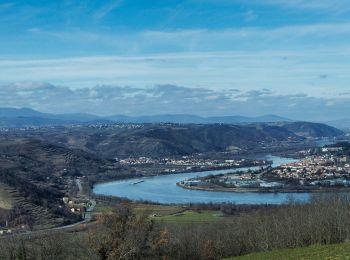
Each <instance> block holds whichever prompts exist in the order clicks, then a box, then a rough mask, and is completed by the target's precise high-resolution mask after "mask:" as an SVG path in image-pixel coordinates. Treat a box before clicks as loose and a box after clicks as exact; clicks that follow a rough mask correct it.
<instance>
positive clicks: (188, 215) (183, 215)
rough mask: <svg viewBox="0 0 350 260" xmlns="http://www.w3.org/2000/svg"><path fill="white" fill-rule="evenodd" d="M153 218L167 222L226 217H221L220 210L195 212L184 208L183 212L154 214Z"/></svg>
mask: <svg viewBox="0 0 350 260" xmlns="http://www.w3.org/2000/svg"><path fill="white" fill-rule="evenodd" d="M154 219H155V220H157V221H162V222H168V223H191V222H214V221H223V220H225V219H226V218H224V217H223V215H222V213H221V212H220V211H201V212H196V211H192V210H186V211H184V212H180V213H175V214H171V215H166V216H155V217H154Z"/></svg>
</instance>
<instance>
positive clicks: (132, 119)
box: [0, 108, 292, 127]
mask: <svg viewBox="0 0 350 260" xmlns="http://www.w3.org/2000/svg"><path fill="white" fill-rule="evenodd" d="M287 121H292V120H290V119H287V118H283V117H279V116H276V115H263V116H259V117H244V116H218V117H201V116H196V115H190V114H162V115H149V116H125V115H112V116H106V117H100V116H96V115H91V114H84V113H76V114H49V113H42V112H39V111H36V110H33V109H30V108H19V109H18V108H0V126H2V127H25V126H45V125H65V124H74V123H112V122H118V123H198V124H210V123H227V124H240V123H261V122H287Z"/></svg>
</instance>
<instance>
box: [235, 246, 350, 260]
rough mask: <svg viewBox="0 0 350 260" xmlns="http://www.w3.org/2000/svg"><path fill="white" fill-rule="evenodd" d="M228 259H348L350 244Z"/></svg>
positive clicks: (311, 247)
mask: <svg viewBox="0 0 350 260" xmlns="http://www.w3.org/2000/svg"><path fill="white" fill-rule="evenodd" d="M229 259H238V260H239V259H242V260H245V259H247V260H248V259H254V260H255V259H257V260H265V259H266V260H273V259H276V260H277V259H278V260H282V259H305V260H306V259H310V260H312V259H317V260H321V259H334V260H335V259H350V243H349V242H348V243H343V244H334V245H325V246H320V245H318V246H310V247H302V248H295V249H284V250H277V251H271V252H267V253H256V254H249V255H245V256H240V257H233V258H229Z"/></svg>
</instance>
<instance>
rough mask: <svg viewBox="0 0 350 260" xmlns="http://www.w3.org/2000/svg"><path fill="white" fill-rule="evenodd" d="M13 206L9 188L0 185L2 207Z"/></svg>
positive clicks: (0, 205) (9, 207)
mask: <svg viewBox="0 0 350 260" xmlns="http://www.w3.org/2000/svg"><path fill="white" fill-rule="evenodd" d="M12 206H13V201H12V198H11V195H10V193H9V192H8V190H7V189H6V188H5V187H3V186H1V185H0V208H2V209H11V208H12Z"/></svg>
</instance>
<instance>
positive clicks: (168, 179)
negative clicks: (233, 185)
mask: <svg viewBox="0 0 350 260" xmlns="http://www.w3.org/2000/svg"><path fill="white" fill-rule="evenodd" d="M257 159H265V160H271V161H273V165H272V166H273V167H277V166H279V165H281V164H287V163H290V162H293V161H295V160H293V159H289V158H282V157H278V156H271V155H268V156H263V157H259V158H257ZM256 168H257V167H246V168H236V169H226V170H216V171H204V172H192V173H177V174H168V175H160V176H152V177H144V178H139V179H130V180H121V181H113V182H108V183H102V184H97V185H95V186H94V189H93V191H94V193H95V194H100V195H110V196H116V197H123V198H128V199H130V200H144V201H152V202H158V203H163V204H188V203H210V202H212V203H223V202H231V203H236V204H283V203H286V202H287V201H288V200H289V199H290V198H293V199H294V200H296V201H301V202H306V201H308V200H309V198H310V194H309V193H306V192H302V193H297V192H291V193H266V192H241V193H239V192H219V191H215V192H213V191H201V190H189V189H183V188H181V187H179V186H177V185H176V183H178V182H180V181H183V180H186V179H190V178H194V177H197V176H200V177H203V176H207V175H210V174H213V175H216V174H222V173H228V172H235V171H246V170H248V169H256Z"/></svg>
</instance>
